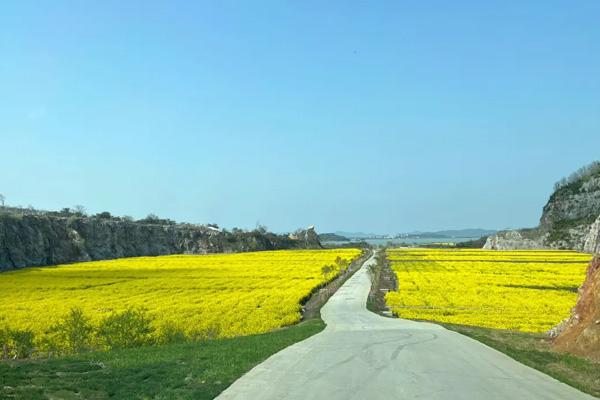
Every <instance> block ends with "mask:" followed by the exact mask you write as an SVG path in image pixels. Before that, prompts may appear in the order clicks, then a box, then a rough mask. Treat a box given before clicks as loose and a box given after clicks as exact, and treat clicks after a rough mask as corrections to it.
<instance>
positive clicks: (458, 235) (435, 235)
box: [399, 228, 498, 238]
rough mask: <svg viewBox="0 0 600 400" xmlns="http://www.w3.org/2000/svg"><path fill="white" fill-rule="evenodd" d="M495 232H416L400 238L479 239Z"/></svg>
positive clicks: (488, 230) (484, 230)
mask: <svg viewBox="0 0 600 400" xmlns="http://www.w3.org/2000/svg"><path fill="white" fill-rule="evenodd" d="M496 232H498V231H496V230H492V229H480V228H474V229H451V230H445V231H435V232H416V233H407V234H401V235H399V236H400V237H407V238H414V237H427V238H480V237H484V236H490V235H494V234H496Z"/></svg>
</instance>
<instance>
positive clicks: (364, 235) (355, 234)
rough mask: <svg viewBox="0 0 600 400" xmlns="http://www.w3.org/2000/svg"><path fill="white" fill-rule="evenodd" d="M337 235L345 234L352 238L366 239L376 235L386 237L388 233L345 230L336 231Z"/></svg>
mask: <svg viewBox="0 0 600 400" xmlns="http://www.w3.org/2000/svg"><path fill="white" fill-rule="evenodd" d="M335 234H336V235H339V236H344V237H346V238H350V239H365V238H374V237H384V236H386V235H381V234H376V233H364V232H344V231H335Z"/></svg>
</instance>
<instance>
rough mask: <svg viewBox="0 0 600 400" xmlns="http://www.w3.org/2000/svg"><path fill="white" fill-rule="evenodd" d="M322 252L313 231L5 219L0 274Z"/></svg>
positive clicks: (0, 220)
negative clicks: (143, 259) (136, 260)
mask: <svg viewBox="0 0 600 400" xmlns="http://www.w3.org/2000/svg"><path fill="white" fill-rule="evenodd" d="M292 248H321V244H320V243H319V240H318V237H317V233H316V232H315V229H314V227H310V228H309V229H306V230H301V231H297V232H295V233H294V234H291V235H277V234H274V233H270V232H267V231H265V230H262V229H260V230H255V231H249V232H247V231H241V230H234V231H233V232H228V231H222V230H219V229H217V228H214V227H210V226H200V225H190V224H173V223H149V222H143V221H137V222H136V221H129V220H123V219H119V218H108V219H107V218H99V217H84V216H69V217H61V216H55V215H50V214H37V215H27V214H19V213H12V212H11V213H0V271H3V270H10V269H15V268H22V267H28V266H42V265H54V264H62V263H70V262H77V261H90V260H103V259H110V258H119V257H135V256H155V255H164V254H205V253H222V252H242V251H258V250H278V249H292Z"/></svg>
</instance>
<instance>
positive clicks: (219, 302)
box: [0, 249, 360, 340]
mask: <svg viewBox="0 0 600 400" xmlns="http://www.w3.org/2000/svg"><path fill="white" fill-rule="evenodd" d="M359 254H360V251H359V250H355V249H343V250H298V251H295V250H294V251H291V250H290V251H264V252H255V253H240V254H218V255H172V256H161V257H138V258H123V259H116V260H109V261H95V262H86V263H78V264H70V265H59V266H56V267H43V268H27V269H24V270H20V271H13V272H6V273H2V274H0V293H1V294H2V295H1V296H0V328H2V327H7V328H11V329H26V330H30V331H32V332H33V333H35V335H36V338H37V339H38V340H40V339H42V338H43V336H44V335H45V333H46V332H47V331H48V329H49V327H51V326H52V325H53V324H55V323H56V321H58V320H60V319H61V318H64V316H65V315H67V314H68V313H69V311H70V309H71V308H73V307H79V308H81V310H82V311H83V313H84V314H85V315H86V316H87V317H89V318H90V319H91V322H93V323H98V322H99V321H101V320H102V319H103V318H105V317H106V316H107V315H109V314H110V313H112V312H119V311H122V310H125V309H126V308H128V307H134V308H139V309H144V310H146V312H147V315H148V317H149V318H151V320H152V324H153V327H154V328H155V329H156V334H157V335H160V334H161V330H164V329H167V328H168V329H170V330H173V329H176V330H178V331H180V332H183V333H185V334H186V335H189V336H199V337H203V336H206V335H209V336H216V337H232V336H238V335H248V334H254V333H260V332H266V331H269V330H272V329H274V328H278V327H281V326H284V325H289V324H293V323H295V322H298V321H299V320H300V318H301V314H300V311H301V306H300V302H301V301H302V300H303V299H304V298H305V297H307V296H308V295H309V294H310V293H311V291H312V290H313V289H314V288H315V287H317V286H318V285H320V284H322V283H324V282H325V281H326V280H329V279H332V278H333V277H334V276H335V275H336V273H337V271H336V270H335V268H334V270H333V271H332V272H331V273H329V274H327V275H324V274H323V273H322V267H323V266H324V265H335V260H336V258H337V257H341V258H342V259H346V260H348V261H350V260H352V259H354V258H356V257H357V256H358V255H359Z"/></svg>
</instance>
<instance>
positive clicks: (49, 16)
mask: <svg viewBox="0 0 600 400" xmlns="http://www.w3.org/2000/svg"><path fill="white" fill-rule="evenodd" d="M509 3H510V4H509ZM2 8H3V10H2V12H1V13H0V171H1V173H0V193H3V194H4V195H5V196H6V198H7V201H8V203H10V204H21V205H24V206H26V205H29V204H31V205H34V206H36V207H40V208H46V209H56V208H62V207H66V206H72V205H75V204H83V205H85V206H86V207H87V208H88V210H89V211H91V212H99V211H103V210H109V211H111V212H113V213H114V214H118V215H132V216H134V217H143V216H145V215H146V214H148V213H150V212H152V213H156V214H158V215H161V216H164V217H169V218H173V219H176V220H179V221H189V222H200V223H209V222H216V223H218V224H220V225H222V226H225V227H233V226H239V227H244V228H251V227H254V226H255V224H256V222H257V221H259V222H260V223H261V224H264V225H267V226H268V227H269V228H271V229H273V230H276V231H289V230H293V229H295V228H297V227H302V226H307V225H310V224H315V225H317V228H318V229H319V230H320V231H331V230H362V231H373V232H382V233H385V232H388V233H393V232H400V231H410V230H413V229H418V230H430V229H446V228H465V227H486V228H506V227H520V226H531V225H535V224H536V223H537V220H538V219H539V216H540V214H541V208H542V206H543V205H544V204H545V202H546V200H547V199H548V196H549V194H550V192H551V189H552V185H553V183H554V182H555V181H557V180H558V179H559V178H561V177H562V176H564V175H567V174H569V173H570V172H572V171H573V170H575V169H577V168H579V167H580V166H582V165H584V164H586V163H588V162H591V161H593V160H595V159H599V158H600V73H599V71H600V24H599V23H598V20H599V18H600V2H598V1H595V0H594V1H528V2H506V1H486V2H479V1H453V2H448V1H430V2H408V1H389V2H383V1H382V2H356V1H343V2H342V1H339V2H338V1H331V2H329V1H328V2H318V1H269V2H266V1H236V2H228V1H214V2H188V1H181V2H177V1H165V2H152V1H139V2H137V1H128V2H122V1H102V2H87V1H8V2H4V3H3V5H2Z"/></svg>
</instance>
